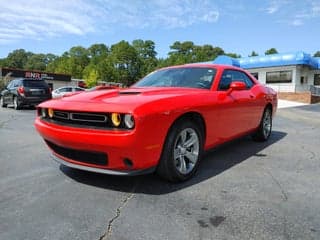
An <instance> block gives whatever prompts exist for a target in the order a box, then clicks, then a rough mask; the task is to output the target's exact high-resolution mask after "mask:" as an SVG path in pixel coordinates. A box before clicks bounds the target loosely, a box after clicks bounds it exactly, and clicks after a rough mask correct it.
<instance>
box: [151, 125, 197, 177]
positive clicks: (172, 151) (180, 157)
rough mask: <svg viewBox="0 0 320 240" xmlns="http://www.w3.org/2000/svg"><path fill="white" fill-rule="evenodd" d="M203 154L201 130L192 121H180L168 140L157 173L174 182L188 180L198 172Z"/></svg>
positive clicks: (174, 126) (171, 131) (172, 129)
mask: <svg viewBox="0 0 320 240" xmlns="http://www.w3.org/2000/svg"><path fill="white" fill-rule="evenodd" d="M202 152H203V137H202V132H201V131H200V128H199V127H198V126H197V125H196V124H194V123H193V122H191V121H179V122H177V123H176V124H174V125H173V127H172V128H171V130H170V132H169V134H168V136H167V138H166V142H165V145H164V148H163V150H162V154H161V159H160V162H159V165H158V167H157V173H158V174H159V175H160V176H161V177H162V178H164V179H166V180H169V181H172V182H179V181H184V180H187V179H189V178H191V177H192V176H193V175H194V173H195V172H196V170H197V168H198V166H199V162H200V159H201V156H202Z"/></svg>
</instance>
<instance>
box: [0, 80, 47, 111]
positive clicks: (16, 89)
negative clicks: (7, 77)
mask: <svg viewBox="0 0 320 240" xmlns="http://www.w3.org/2000/svg"><path fill="white" fill-rule="evenodd" d="M51 98H52V97H51V90H50V87H49V85H48V84H47V83H46V82H45V81H44V80H41V79H28V78H17V79H13V80H12V81H10V82H9V83H8V85H7V86H6V87H5V89H4V90H3V91H2V92H1V94H0V105H1V107H6V106H7V105H9V104H12V105H13V107H14V108H15V109H20V108H22V107H23V106H36V105H38V104H39V103H41V102H43V101H46V100H49V99H51Z"/></svg>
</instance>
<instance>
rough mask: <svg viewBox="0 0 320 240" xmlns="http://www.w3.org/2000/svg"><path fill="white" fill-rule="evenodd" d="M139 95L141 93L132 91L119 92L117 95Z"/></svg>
mask: <svg viewBox="0 0 320 240" xmlns="http://www.w3.org/2000/svg"><path fill="white" fill-rule="evenodd" d="M138 94H141V92H133V91H121V92H119V95H138Z"/></svg>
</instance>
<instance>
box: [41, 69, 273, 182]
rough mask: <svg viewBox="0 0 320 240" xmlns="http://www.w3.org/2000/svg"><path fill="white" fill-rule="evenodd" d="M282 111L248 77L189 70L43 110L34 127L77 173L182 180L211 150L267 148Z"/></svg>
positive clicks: (233, 72)
mask: <svg viewBox="0 0 320 240" xmlns="http://www.w3.org/2000/svg"><path fill="white" fill-rule="evenodd" d="M276 108H277V94H276V92H275V91H274V90H272V89H271V88H269V87H267V86H264V85H262V84H260V83H259V82H258V81H257V80H256V79H255V78H254V77H253V76H252V75H250V74H249V73H248V72H246V71H245V70H243V69H240V68H237V67H233V66H224V65H214V64H189V65H181V66H175V67H168V68H164V69H160V70H157V71H155V72H153V73H151V74H149V75H147V76H146V77H145V78H143V79H142V80H140V81H139V82H138V83H136V84H135V85H133V86H132V87H130V88H128V89H116V90H109V91H91V92H84V93H81V94H77V95H74V96H70V97H67V98H61V99H59V100H51V101H48V102H45V103H42V104H40V105H39V106H38V110H37V112H38V115H37V118H36V120H35V127H36V129H37V131H38V132H39V133H40V135H41V136H42V137H43V138H44V140H45V142H46V143H47V145H48V146H49V148H50V150H51V151H52V156H53V158H54V159H55V160H56V161H58V162H59V163H61V164H63V165H66V166H69V167H71V168H77V169H82V170H87V171H93V172H100V173H107V174H117V175H135V174H142V173H147V172H153V171H156V172H157V173H158V174H159V175H160V176H161V177H163V178H165V179H167V180H169V181H183V180H186V179H189V178H190V177H191V176H192V175H193V174H195V172H196V170H197V168H198V166H199V163H200V160H201V157H202V154H203V152H204V151H205V150H208V149H210V148H212V147H215V146H217V145H220V144H222V143H224V142H227V141H230V140H232V139H235V138H238V137H240V136H243V135H247V134H252V136H253V139H254V140H257V141H266V140H267V139H268V138H269V136H270V134H271V129H272V117H273V116H274V114H275V112H276Z"/></svg>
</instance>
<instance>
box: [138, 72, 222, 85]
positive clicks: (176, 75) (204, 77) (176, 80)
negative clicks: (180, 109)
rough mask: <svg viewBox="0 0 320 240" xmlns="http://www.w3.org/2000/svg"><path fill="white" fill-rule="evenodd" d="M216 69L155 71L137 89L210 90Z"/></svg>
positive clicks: (141, 81) (139, 83) (140, 82)
mask: <svg viewBox="0 0 320 240" xmlns="http://www.w3.org/2000/svg"><path fill="white" fill-rule="evenodd" d="M215 74H216V69H214V68H200V67H179V68H168V69H162V70H159V71H155V72H152V73H150V74H149V75H147V76H146V77H144V78H143V79H142V80H140V81H139V82H138V83H136V84H135V85H134V86H135V87H188V88H204V89H210V87H211V85H212V81H213V79H214V77H215Z"/></svg>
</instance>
